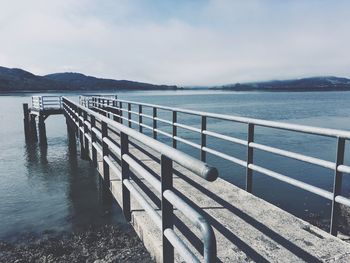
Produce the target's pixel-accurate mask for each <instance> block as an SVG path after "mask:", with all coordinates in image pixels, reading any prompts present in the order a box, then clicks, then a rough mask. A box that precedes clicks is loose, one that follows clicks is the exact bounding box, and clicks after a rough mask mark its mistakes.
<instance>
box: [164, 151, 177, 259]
mask: <svg viewBox="0 0 350 263" xmlns="http://www.w3.org/2000/svg"><path fill="white" fill-rule="evenodd" d="M161 187H162V243H163V262H164V263H168V262H174V247H173V246H172V244H171V243H170V242H169V240H168V239H167V238H166V237H165V235H164V231H165V230H166V229H168V228H170V229H173V228H174V210H173V205H172V204H171V203H170V202H169V201H168V200H167V199H166V198H165V197H164V192H165V191H166V190H172V188H173V167H172V160H171V159H169V158H168V157H166V156H165V155H162V156H161Z"/></svg>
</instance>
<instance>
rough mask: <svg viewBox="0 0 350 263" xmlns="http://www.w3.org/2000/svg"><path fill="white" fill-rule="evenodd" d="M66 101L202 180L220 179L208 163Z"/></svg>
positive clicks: (215, 170)
mask: <svg viewBox="0 0 350 263" xmlns="http://www.w3.org/2000/svg"><path fill="white" fill-rule="evenodd" d="M63 99H64V100H67V101H69V102H70V103H72V104H74V105H75V106H77V107H81V108H82V109H83V110H84V111H85V112H87V113H88V114H89V115H93V116H95V117H96V118H98V119H100V120H101V121H104V122H105V123H107V124H109V125H110V126H111V127H115V128H116V129H118V130H119V131H121V132H123V133H125V134H127V135H128V136H130V137H132V138H133V139H135V140H137V141H140V142H142V143H143V144H144V145H146V146H148V147H150V148H151V149H153V150H155V151H157V152H159V153H160V154H163V155H165V156H167V157H169V158H170V159H172V160H174V161H175V162H176V163H178V164H180V165H181V166H183V167H184V168H186V169H188V170H190V171H192V172H194V173H195V174H197V175H199V176H201V177H202V178H204V179H206V180H208V181H214V180H216V178H217V177H218V171H217V169H216V168H214V167H212V166H209V165H208V164H206V163H203V162H201V161H199V160H198V159H196V158H194V157H192V156H190V155H188V154H186V153H183V152H181V151H179V150H177V149H174V148H172V147H170V146H168V145H166V144H163V143H161V142H159V141H157V140H155V139H153V138H150V137H148V136H146V135H144V134H142V133H139V132H137V131H135V130H134V129H131V128H128V127H126V126H124V125H121V124H119V123H117V122H115V121H113V120H111V119H109V118H107V117H105V116H102V115H101V114H98V113H96V112H95V111H92V110H90V109H88V108H86V107H84V106H81V105H78V104H76V103H75V102H73V101H71V100H69V99H67V98H65V97H64V98H63Z"/></svg>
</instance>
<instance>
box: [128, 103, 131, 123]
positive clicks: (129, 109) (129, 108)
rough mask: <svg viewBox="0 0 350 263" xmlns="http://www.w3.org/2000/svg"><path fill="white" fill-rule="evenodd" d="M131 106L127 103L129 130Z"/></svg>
mask: <svg viewBox="0 0 350 263" xmlns="http://www.w3.org/2000/svg"><path fill="white" fill-rule="evenodd" d="M130 111H131V104H130V103H128V120H129V121H128V124H129V128H131V121H130V120H131V112H130Z"/></svg>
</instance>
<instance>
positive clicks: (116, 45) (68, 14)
mask: <svg viewBox="0 0 350 263" xmlns="http://www.w3.org/2000/svg"><path fill="white" fill-rule="evenodd" d="M349 47H350V1H342V0H337V1H326V0H318V1H313V0H308V1H298V0H294V1H288V0H285V1H278V0H265V1H255V0H247V1H243V0H242V1H234V0H212V1H209V0H208V1H206V0H202V1H200V0H188V1H185V0H177V1H175V0H173V1H170V0H162V1H161V0H153V1H151V0H94V1H93V0H50V1H47V0H11V1H10V0H7V1H5V0H0V65H1V66H5V67H11V68H13V67H17V68H23V69H25V70H28V71H31V72H32V73H34V74H38V75H45V74H49V73H54V72H81V73H84V74H86V75H93V76H97V77H104V78H113V79H128V80H135V81H142V82H149V83H155V84H175V85H180V86H205V85H222V84H229V83H237V82H251V81H263V80H272V79H289V78H301V77H309V76H323V75H326V76H329V75H334V76H341V77H350V51H349Z"/></svg>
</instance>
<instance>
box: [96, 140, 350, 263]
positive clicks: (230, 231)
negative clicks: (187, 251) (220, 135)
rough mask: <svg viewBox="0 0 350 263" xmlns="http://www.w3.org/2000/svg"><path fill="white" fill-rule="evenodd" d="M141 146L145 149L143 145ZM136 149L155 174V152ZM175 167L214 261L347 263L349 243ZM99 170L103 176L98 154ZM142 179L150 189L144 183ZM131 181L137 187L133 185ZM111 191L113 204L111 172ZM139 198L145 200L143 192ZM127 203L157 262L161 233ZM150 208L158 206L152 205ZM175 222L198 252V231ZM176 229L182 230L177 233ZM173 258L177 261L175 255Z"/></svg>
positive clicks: (115, 188)
mask: <svg viewBox="0 0 350 263" xmlns="http://www.w3.org/2000/svg"><path fill="white" fill-rule="evenodd" d="M114 139H115V140H116V141H117V142H119V138H118V137H116V136H115V137H114ZM138 146H141V145H138ZM141 147H142V149H145V146H144V145H142V146H141ZM139 149H140V148H139V147H132V148H130V152H131V153H132V154H133V155H135V156H136V157H137V159H139V160H142V161H141V162H140V164H141V165H142V166H143V167H145V168H147V169H148V170H150V171H152V174H154V175H157V174H160V165H159V160H160V156H159V154H157V153H155V152H154V151H152V150H151V149H147V148H146V152H147V153H148V154H145V152H144V151H142V152H141V151H140V150H139ZM150 153H151V154H150ZM90 154H91V150H90ZM174 168H175V171H174V185H175V188H176V189H179V191H180V192H181V194H183V195H184V196H186V198H187V201H188V202H190V203H191V204H192V205H193V206H196V207H198V209H199V210H202V211H203V212H204V214H205V216H206V218H208V219H209V222H210V224H211V225H212V226H213V227H214V231H215V236H216V240H217V256H218V260H217V261H218V262H344V263H345V262H349V261H350V244H348V243H346V242H344V241H342V240H340V239H339V238H336V237H334V236H332V235H330V234H328V233H326V232H324V231H322V230H320V229H318V228H317V227H314V226H312V225H311V224H309V223H307V222H305V221H303V220H301V219H298V218H296V217H295V216H293V215H291V214H289V213H287V212H285V211H283V210H282V209H280V208H278V207H276V206H274V205H272V204H270V203H268V202H266V201H264V200H262V199H260V198H258V197H256V196H254V195H252V194H250V193H247V192H246V191H244V190H242V189H240V188H238V187H236V186H234V185H232V184H230V183H228V182H226V181H224V180H222V179H220V178H218V179H217V180H215V181H214V182H208V181H206V180H203V179H201V178H198V176H196V175H194V174H192V173H191V172H188V171H187V170H185V169H182V168H181V167H180V166H175V167H174ZM98 171H99V173H100V175H101V176H103V162H102V156H101V155H100V156H99V165H98ZM138 179H139V180H142V178H138ZM144 183H145V184H146V185H147V187H149V188H151V186H150V185H149V184H147V182H144ZM135 185H136V187H137V184H136V183H135ZM111 191H112V193H113V197H114V198H115V199H116V200H117V201H118V203H119V204H122V195H121V192H122V191H121V181H120V179H119V178H118V176H117V175H116V174H114V173H113V172H112V174H111ZM143 196H144V197H145V198H147V199H148V200H150V198H149V196H147V195H146V194H144V195H143ZM154 199H156V201H155V202H156V203H159V202H160V198H159V195H155V196H153V200H154ZM131 201H132V204H131V207H132V220H131V223H132V224H133V226H134V228H135V230H136V232H137V234H138V235H139V236H140V238H141V240H142V241H143V242H144V244H145V246H146V248H147V249H148V250H149V251H150V253H151V255H152V256H153V257H154V258H155V259H156V261H157V262H162V242H161V231H160V230H159V228H158V227H157V226H156V225H155V224H154V223H153V221H152V220H151V219H150V218H149V216H148V215H147V213H146V212H145V210H144V209H143V208H142V207H141V206H140V205H139V204H138V202H137V201H136V200H135V199H132V200H131ZM150 202H151V200H150ZM154 208H155V209H159V207H158V206H157V205H154ZM175 214H176V215H177V216H178V217H180V218H181V221H184V222H185V225H189V221H188V220H186V218H185V217H184V216H181V213H175ZM177 224H178V225H177ZM175 225H176V226H177V227H179V228H180V229H181V230H182V232H184V233H186V234H187V237H188V238H189V239H190V240H191V241H192V243H194V244H196V245H197V249H199V250H201V249H200V242H199V240H198V239H199V238H200V235H199V233H198V232H194V233H191V234H189V233H190V232H189V231H191V230H189V229H186V228H184V227H183V224H180V221H177V223H175ZM177 233H179V234H181V231H177ZM193 234H194V236H193ZM181 235H183V234H181ZM177 261H178V262H181V258H180V257H179V256H178V255H177Z"/></svg>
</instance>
